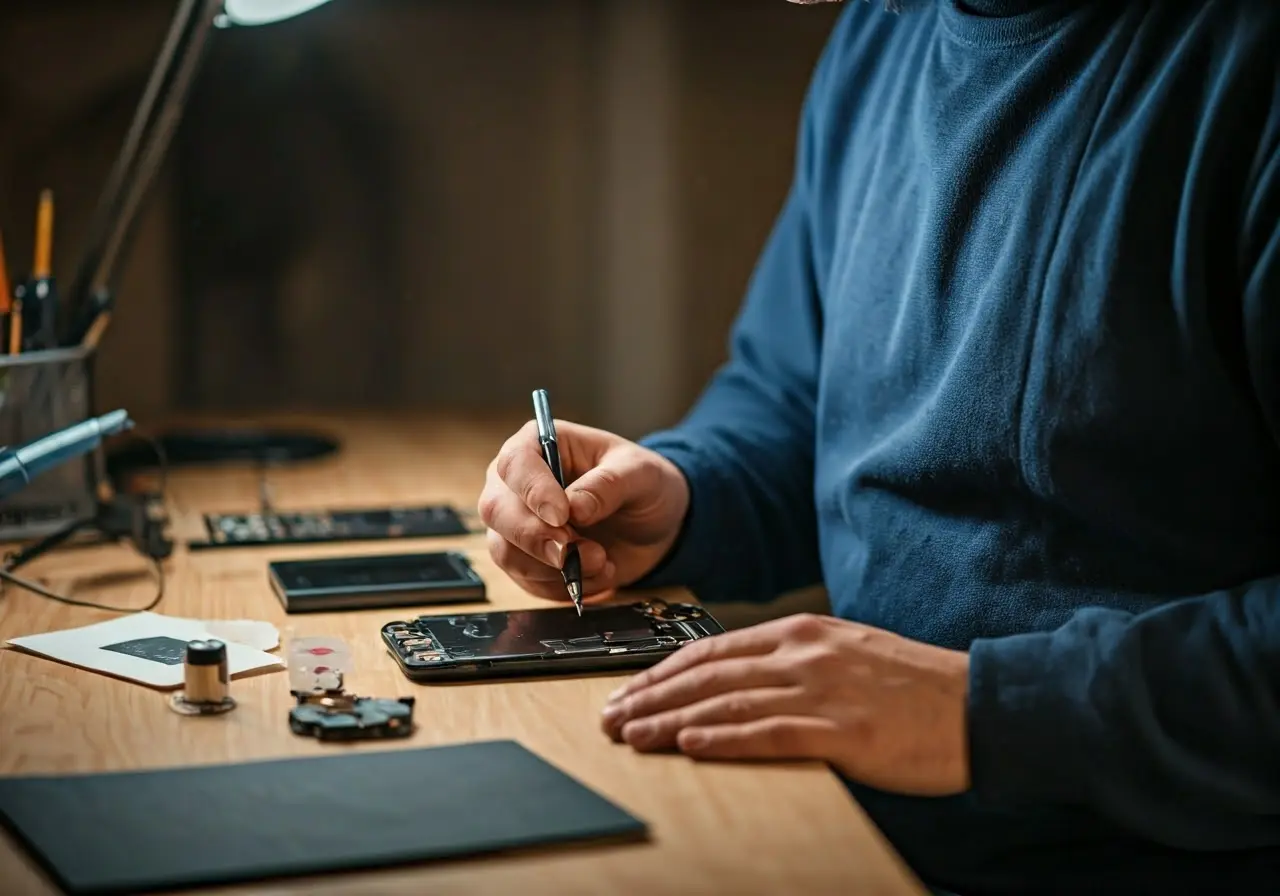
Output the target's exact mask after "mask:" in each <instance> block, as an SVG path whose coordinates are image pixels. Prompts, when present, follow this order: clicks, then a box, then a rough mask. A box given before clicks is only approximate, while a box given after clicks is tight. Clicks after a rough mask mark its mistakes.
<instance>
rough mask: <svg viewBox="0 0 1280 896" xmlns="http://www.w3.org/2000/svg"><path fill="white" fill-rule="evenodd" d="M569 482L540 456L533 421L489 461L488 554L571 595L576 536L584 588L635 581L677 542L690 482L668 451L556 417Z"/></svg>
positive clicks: (522, 578)
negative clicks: (567, 558)
mask: <svg viewBox="0 0 1280 896" xmlns="http://www.w3.org/2000/svg"><path fill="white" fill-rule="evenodd" d="M556 437H557V439H558V446H559V450H560V466H561V469H562V471H563V473H564V478H565V482H566V483H567V487H566V488H564V489H561V488H560V486H559V484H558V483H557V482H556V480H555V477H554V476H553V475H552V474H551V468H550V467H548V466H547V463H546V461H545V460H543V458H542V452H541V450H540V448H539V445H538V428H537V425H536V424H535V423H534V422H533V421H530V422H529V423H527V424H525V426H524V427H523V428H521V429H520V431H519V432H517V433H516V434H515V435H514V436H512V437H511V438H510V439H508V440H507V441H506V443H505V444H504V445H503V446H502V450H501V451H499V452H498V456H497V457H495V458H494V459H493V462H492V463H490V464H489V471H488V475H487V476H486V479H485V486H484V491H483V492H482V493H481V495H480V502H479V511H480V518H481V519H482V520H483V521H484V524H485V525H486V526H488V527H489V533H488V536H489V553H490V554H491V555H492V556H493V559H494V561H495V562H496V563H497V564H498V565H499V566H500V567H502V569H503V570H505V571H506V572H507V574H508V575H510V576H511V577H512V578H513V579H515V580H516V582H517V583H518V584H519V585H520V586H521V587H522V588H524V589H525V590H526V591H528V592H529V593H531V594H536V595H538V596H539V597H545V598H550V599H557V600H568V599H569V595H568V592H567V591H566V590H565V586H564V580H563V579H562V578H561V576H560V568H561V565H562V563H563V557H564V549H565V547H566V546H567V545H568V543H569V542H570V541H576V542H577V543H578V553H579V559H580V560H581V561H582V590H583V596H584V597H589V596H594V595H601V594H604V593H607V592H610V591H612V590H613V589H615V588H619V587H622V586H625V585H628V584H630V583H632V582H634V581H636V580H637V579H639V578H640V577H641V576H643V575H644V574H645V573H647V572H649V571H650V570H652V569H653V568H654V567H655V566H656V565H657V564H658V562H659V561H660V560H661V559H662V558H663V557H664V556H666V554H667V552H668V551H669V550H670V549H671V546H672V545H673V544H674V543H675V540H676V536H677V535H678V534H679V532H680V526H681V524H682V523H683V521H684V516H685V512H686V510H687V509H688V507H689V486H688V483H687V482H686V481H685V478H684V474H683V473H681V472H680V469H679V468H678V467H677V466H676V465H675V464H673V463H672V462H671V461H669V460H667V459H666V458H665V457H663V456H662V455H660V454H658V453H657V452H655V451H652V450H650V449H648V448H644V447H642V446H640V445H637V444H636V443H635V442H631V441H628V440H626V439H624V438H622V437H621V436H616V435H614V434H613V433H609V432H604V431H603V430H599V429H592V428H590V427H587V426H579V425H577V424H574V423H565V422H561V421H559V420H557V421H556Z"/></svg>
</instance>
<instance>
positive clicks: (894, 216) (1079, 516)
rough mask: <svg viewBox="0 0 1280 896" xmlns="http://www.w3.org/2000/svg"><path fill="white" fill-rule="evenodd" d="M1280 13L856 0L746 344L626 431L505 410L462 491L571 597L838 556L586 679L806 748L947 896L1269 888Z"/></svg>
mask: <svg viewBox="0 0 1280 896" xmlns="http://www.w3.org/2000/svg"><path fill="white" fill-rule="evenodd" d="M1277 48H1280V4H1276V3H1274V2H1273V0H1220V2H1212V0H1204V2H1119V0H1096V2H1094V0H1053V2H1050V0H920V2H917V3H915V4H914V5H907V6H905V8H904V9H903V10H902V11H901V13H895V12H892V11H886V10H885V9H883V8H880V7H877V6H875V5H872V4H867V3H851V4H849V5H848V7H847V8H846V9H845V10H844V11H843V15H842V18H841V20H840V23H839V25H838V26H837V28H836V29H835V31H834V33H833V35H832V36H831V39H830V42H829V44H828V47H827V49H826V50H825V52H824V54H823V56H822V59H821V61H820V63H819V65H818V67H817V69H816V71H815V73H814V77H813V82H812V85H811V88H810V91H809V94H808V96H807V98H806V102H805V107H804V111H803V115H802V121H801V125H800V132H799V138H798V147H797V158H796V166H795V174H794V182H793V185H792V187H791V191H790V193H789V195H788V197H787V199H786V202H785V204H784V206H783V208H782V210H781V213H780V215H779V217H778V219H777V222H776V226H775V229H774V231H773V233H772V235H771V237H770V239H769V242H768V244H767V246H766V248H765V249H764V252H763V256H762V258H761V259H760V262H759V266H758V268H757V270H756V272H755V275H754V277H753V279H752V282H751V284H750V286H749V290H748V294H747V297H746V300H745V304H744V307H743V308H742V310H741V312H740V316H739V318H738V320H737V322H736V324H735V328H734V334H733V340H732V352H731V358H730V360H729V361H728V362H727V363H726V365H725V366H724V367H723V368H722V369H721V370H720V371H718V372H717V374H716V376H715V377H714V379H713V380H712V382H711V383H710V384H709V386H708V387H707V389H706V391H705V394H704V395H703V396H702V397H701V399H700V401H699V402H698V404H697V405H696V407H694V408H693V410H692V411H691V412H690V414H689V415H688V417H687V418H686V419H685V420H684V421H683V422H681V423H680V424H679V425H678V426H676V427H675V428H673V429H671V430H670V431H667V432H661V433H657V434H654V435H652V436H651V437H649V438H647V439H646V440H645V441H644V443H643V444H642V445H637V444H633V443H630V442H628V441H625V440H623V439H621V438H618V437H617V436H614V435H611V434H609V433H605V432H600V431H597V430H593V429H590V428H587V427H583V426H575V425H572V424H568V423H565V424H561V425H560V430H559V431H560V437H561V450H562V451H563V452H564V458H563V459H564V463H565V465H566V468H567V470H568V471H569V473H568V475H570V476H571V477H573V482H572V484H571V485H570V486H569V487H568V489H567V491H561V490H559V489H558V488H557V487H556V486H555V482H554V480H553V479H552V478H551V476H550V475H549V474H548V472H547V470H546V468H545V465H544V464H542V462H541V460H540V459H539V455H538V453H537V445H536V439H535V436H534V432H533V429H532V428H531V427H526V428H525V429H524V430H522V431H521V432H519V433H517V434H516V435H515V436H513V437H512V439H511V440H510V441H509V442H508V443H507V444H506V445H505V446H504V447H503V449H502V451H501V453H500V455H499V456H498V457H497V458H496V460H495V462H494V464H493V465H492V467H491V470H490V474H489V479H488V483H487V485H486V488H485V491H484V494H483V496H482V498H481V501H480V507H481V513H482V515H483V518H484V520H485V522H486V524H487V525H488V526H489V527H490V529H491V532H490V543H491V547H492V551H493V555H494V557H495V558H496V559H497V561H498V563H499V564H501V566H502V567H503V568H504V569H505V570H507V571H508V572H509V573H510V574H511V575H512V576H514V577H515V578H516V579H517V580H518V581H519V582H520V583H521V584H522V585H523V586H524V587H526V588H527V589H529V590H530V591H532V592H535V593H537V594H541V595H544V596H546V597H548V598H555V599H563V597H564V588H563V585H561V584H559V582H558V578H557V572H556V569H555V567H556V566H557V565H558V564H559V562H560V550H561V546H562V545H563V544H565V543H566V542H567V541H569V540H570V539H576V540H578V541H579V544H580V550H581V555H582V560H583V565H584V575H585V576H586V579H585V590H586V591H587V592H589V593H596V594H601V593H606V592H608V591H610V590H612V589H615V588H618V587H620V586H627V585H636V586H641V587H647V586H658V585H669V584H680V585H687V586H689V587H690V588H691V589H692V590H693V591H694V592H695V593H696V594H697V595H698V596H699V597H700V598H702V599H703V600H705V601H709V602H710V601H715V600H717V599H744V598H749V599H759V600H765V599H768V598H771V597H772V596H774V595H776V594H779V593H781V592H783V591H786V590H788V589H792V588H795V587H798V586H803V585H807V584H810V583H815V582H819V581H821V582H823V583H824V584H825V585H826V587H827V589H828V592H829V594H830V598H831V604H832V610H833V615H832V617H831V618H810V617H807V616H805V617H797V618H789V619H783V620H779V621H776V622H770V623H766V624H763V625H760V626H757V627H753V628H748V629H745V630H742V631H740V632H734V633H730V634H727V635H724V636H720V637H717V638H713V639H710V640H708V641H706V642H703V643H701V644H698V645H694V646H691V647H690V648H687V649H685V650H682V651H681V652H680V653H679V654H677V655H675V656H673V657H672V658H670V659H668V660H666V661H665V662H664V663H662V664H661V665H659V666H657V667H655V668H654V669H652V670H651V671H649V672H647V673H642V674H640V675H638V676H636V677H635V679H634V680H632V681H631V682H630V683H629V684H628V685H627V686H625V687H624V688H623V690H622V692H621V693H620V694H617V695H615V696H614V698H613V699H611V700H610V702H609V704H608V705H607V706H606V707H605V708H604V725H605V728H606V730H607V731H608V732H609V733H610V734H612V735H613V736H614V737H617V738H619V739H621V740H623V741H625V742H627V743H629V744H631V745H632V746H634V747H635V748H637V749H642V750H658V749H671V748H676V749H679V750H681V751H683V752H685V753H687V754H688V755H690V756H693V757H699V758H717V757H731V758H738V757H742V758H748V757H750V758H770V757H777V758H800V757H809V758H817V759H822V760H825V761H827V762H829V763H830V764H831V765H832V767H833V768H835V769H836V770H837V771H838V772H839V773H840V774H841V775H842V776H843V777H844V778H845V779H846V780H847V781H848V782H849V786H850V788H851V790H852V792H853V793H854V795H855V796H856V797H857V799H858V800H859V802H860V803H861V805H862V806H863V807H865V808H866V810H867V811H868V812H869V813H870V815H871V816H872V817H873V818H874V819H875V821H876V822H877V823H878V824H879V825H880V827H881V828H882V830H883V831H884V832H885V833H886V835H887V836H888V837H889V839H890V840H891V841H892V842H893V843H894V844H895V846H896V847H897V848H898V849H899V850H900V851H901V852H902V854H903V855H904V857H905V858H906V859H907V860H908V861H909V862H910V864H911V865H912V866H913V867H914V868H915V869H916V870H917V872H918V873H919V874H920V875H921V876H922V877H923V878H924V879H925V880H926V881H928V882H930V883H931V884H933V885H936V886H939V887H941V888H945V889H947V890H951V891H954V892H957V893H964V894H969V893H973V894H1004V893H1009V894H1035V893H1087V892H1107V893H1161V894H1168V893H1219V892H1221V893H1227V892H1231V893H1244V892H1263V891H1274V889H1275V887H1276V881H1278V880H1280V223H1278V221H1280V51H1278V49H1277Z"/></svg>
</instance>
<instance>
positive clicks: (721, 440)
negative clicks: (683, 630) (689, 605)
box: [635, 45, 831, 602]
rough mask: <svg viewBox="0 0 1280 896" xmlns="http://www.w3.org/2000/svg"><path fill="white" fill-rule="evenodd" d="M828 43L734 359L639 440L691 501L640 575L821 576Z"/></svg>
mask: <svg viewBox="0 0 1280 896" xmlns="http://www.w3.org/2000/svg"><path fill="white" fill-rule="evenodd" d="M829 46H830V45H829ZM830 53H831V50H830V49H829V48H828V50H827V51H826V52H825V53H824V58H823V59H822V60H820V61H819V64H818V66H817V68H816V70H815V73H814V77H813V79H812V82H811V84H810V87H809V91H808V94H807V96H806V98H805V103H804V108H803V111H802V114H801V121H800V129H799V135H798V139H797V150H796V162H795V170H794V172H793V178H792V183H791V187H790V189H789V191H788V194H787V196H786V199H785V202H784V204H783V207H782V209H781V212H780V213H779V215H778V217H777V219H776V220H775V222H774V226H773V229H772V232H771V233H770V235H769V238H768V241H767V243H766V245H765V248H764V250H763V252H762V253H761V256H760V259H759V261H758V263H757V265H756V268H755V270H754V272H753V274H752V277H751V280H750V282H749V283H748V287H747V295H746V298H745V300H744V302H743V305H742V307H741V309H740V310H739V312H738V315H737V318H736V320H735V322H734V325H733V328H732V332H731V336H730V341H729V359H728V361H727V362H726V363H725V364H724V365H723V366H722V367H721V368H720V369H719V370H718V371H717V372H716V373H715V375H714V376H713V377H712V379H711V381H710V383H709V384H708V385H707V387H706V388H705V390H704V391H703V393H702V395H701V396H700V397H699V399H698V401H697V402H696V403H695V405H694V407H693V408H692V410H691V411H690V412H689V413H688V415H687V416H686V417H685V418H684V420H682V421H681V422H680V423H679V424H678V425H676V426H675V427H673V428H671V429H668V430H665V431H662V432H657V433H654V434H652V435H650V436H648V437H647V438H645V439H643V440H642V444H644V445H647V446H648V447H650V448H653V449H655V450H656V451H658V452H659V453H661V454H663V455H665V456H666V457H668V458H670V459H671V460H672V461H673V462H674V463H675V464H676V465H677V466H678V467H679V468H680V470H681V471H682V472H683V473H684V475H685V478H686V479H687V480H688V483H689V489H690V508H689V512H688V514H687V516H686V518H685V521H684V524H683V527H682V530H681V534H680V536H679V539H678V541H677V543H676V545H675V547H674V548H673V549H672V551H671V552H670V553H669V554H668V556H667V558H666V559H665V560H664V561H663V562H662V563H661V564H660V565H659V567H658V568H657V569H656V570H654V571H653V572H651V573H650V574H649V575H647V576H646V577H645V578H644V579H643V580H642V581H640V582H637V583H635V584H636V585H637V586H642V587H648V586H654V587H660V586H668V585H681V586H685V587H688V588H689V589H690V590H692V591H693V592H694V593H695V594H696V595H697V596H698V597H699V599H701V600H703V601H708V602H710V601H716V600H736V601H766V600H770V599H772V598H773V597H775V596H777V595H778V594H780V593H782V592H784V591H787V590H791V589H793V588H799V587H803V586H806V585H811V584H815V583H817V582H818V581H819V580H820V578H821V570H820V566H819V560H818V547H817V535H818V533H817V521H816V509H815V504H814V497H813V494H814V492H813V486H814V438H815V403H816V395H817V380H818V365H819V361H820V351H821V348H820V345H821V330H822V313H821V307H820V303H819V285H818V276H817V271H816V266H815V258H814V241H813V226H812V225H813V221H812V216H813V207H812V203H811V196H812V194H813V193H812V191H813V189H814V187H813V181H814V174H815V172H814V166H815V162H814V154H815V144H816V143H817V142H818V140H817V138H816V137H815V131H816V130H817V129H818V128H819V127H820V124H819V122H818V119H819V115H820V113H819V110H818V104H819V102H820V99H821V95H822V92H823V86H822V85H823V74H824V68H825V66H826V65H827V64H828V59H827V58H826V57H828V56H829V55H830Z"/></svg>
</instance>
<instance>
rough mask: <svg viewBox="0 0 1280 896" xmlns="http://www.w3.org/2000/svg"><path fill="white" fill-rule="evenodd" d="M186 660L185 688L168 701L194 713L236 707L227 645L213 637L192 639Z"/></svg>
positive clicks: (177, 708) (187, 711)
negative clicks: (232, 695)
mask: <svg viewBox="0 0 1280 896" xmlns="http://www.w3.org/2000/svg"><path fill="white" fill-rule="evenodd" d="M183 662H184V669H183V671H184V678H185V689H184V690H182V691H179V692H178V693H176V694H174V695H173V697H172V698H171V699H170V701H169V705H170V706H171V707H172V708H173V709H174V710H175V711H177V712H180V713H182V714H183V715H192V716H194V715H210V714H213V713H220V712H226V711H227V710H229V709H234V708H235V705H236V702H235V700H234V699H233V698H232V697H231V693H230V689H231V676H230V675H229V674H228V671H227V645H226V644H224V643H223V642H221V641H218V640H216V639H213V638H210V639H208V640H205V641H191V642H189V643H188V644H187V650H186V656H185V659H184V661H183Z"/></svg>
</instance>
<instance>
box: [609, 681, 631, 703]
mask: <svg viewBox="0 0 1280 896" xmlns="http://www.w3.org/2000/svg"><path fill="white" fill-rule="evenodd" d="M626 692H627V686H626V685H625V684H624V685H623V686H622V687H620V688H618V689H617V690H616V691H614V692H613V693H612V694H610V695H609V696H608V697H606V698H605V699H606V700H608V701H609V702H610V703H612V702H613V701H614V700H617V699H618V698H619V697H621V696H622V695H623V694H625V693H626Z"/></svg>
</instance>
